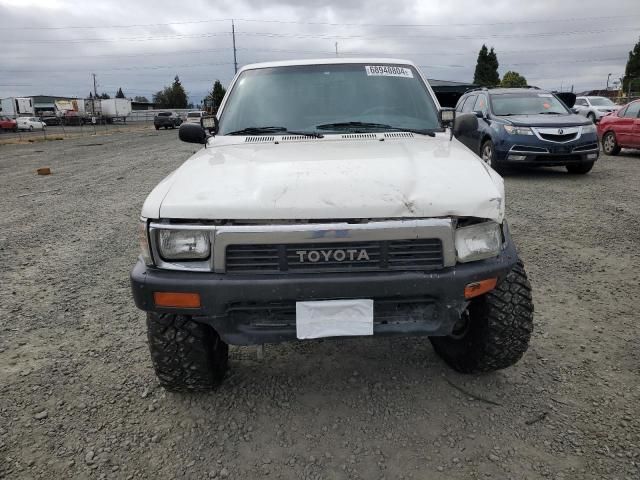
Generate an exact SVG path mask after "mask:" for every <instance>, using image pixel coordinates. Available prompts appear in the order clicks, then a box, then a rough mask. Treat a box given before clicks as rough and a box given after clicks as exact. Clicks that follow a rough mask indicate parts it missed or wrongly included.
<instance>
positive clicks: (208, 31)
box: [0, 0, 640, 103]
mask: <svg viewBox="0 0 640 480" xmlns="http://www.w3.org/2000/svg"><path fill="white" fill-rule="evenodd" d="M603 5H607V8H603ZM232 18H233V19H235V27H236V46H237V58H238V64H239V66H242V65H245V64H247V63H253V62H260V61H269V60H282V59H293V58H321V57H327V56H335V43H336V42H337V43H338V51H339V54H340V55H341V56H364V55H369V56H385V57H390V56H393V57H399V58H406V59H410V60H413V61H414V62H416V63H417V64H418V65H420V66H421V68H422V69H423V70H424V71H425V73H426V75H427V76H428V77H430V78H437V79H443V80H459V81H471V80H472V78H473V70H474V67H475V62H476V57H477V54H478V50H479V48H480V47H481V46H482V44H483V43H486V44H487V45H488V46H493V47H495V49H496V51H497V53H498V60H499V62H500V69H499V70H500V75H501V76H502V75H503V74H504V73H505V72H506V71H508V70H516V71H518V72H520V73H521V74H522V75H524V76H525V77H526V78H527V80H528V81H529V83H530V84H533V85H538V86H540V87H543V88H549V89H560V88H563V89H565V90H567V89H570V88H571V86H573V87H574V89H575V90H576V91H580V90H584V89H591V88H604V86H605V84H606V81H607V75H608V74H609V73H611V81H612V82H613V81H614V80H617V79H618V78H619V77H621V76H622V74H623V73H624V67H625V64H626V60H627V56H628V52H629V50H631V49H632V48H633V45H634V44H635V42H637V41H638V39H639V37H640V0H616V1H615V2H609V3H606V2H603V1H602V0H564V1H562V2H558V1H556V0H553V1H552V0H536V1H531V0H528V1H522V0H503V1H492V2H489V1H485V2H480V1H477V0H438V1H435V0H428V1H427V0H420V1H419V0H406V1H401V0H395V1H388V0H367V1H363V0H339V1H332V0H314V1H306V0H299V1H297V0H269V1H266V0H218V1H205V0H189V1H178V0H171V1H165V0H153V1H151V0H135V1H132V0H129V1H116V0H114V1H106V0H91V1H87V0H0V35H1V37H0V38H1V45H2V47H1V49H0V98H1V97H7V96H14V95H35V94H51V95H68V96H80V97H83V96H87V95H88V93H89V91H90V90H92V87H93V81H92V77H91V73H95V74H96V75H97V79H98V91H99V92H107V93H109V94H110V95H112V96H113V95H114V94H115V91H116V90H117V89H118V87H122V89H123V90H124V92H125V94H126V95H127V96H130V97H133V96H136V95H145V96H147V97H149V98H151V95H152V93H153V92H155V91H157V90H159V89H161V88H162V87H163V86H165V85H168V84H170V83H171V81H172V79H173V77H174V75H176V74H178V75H179V76H180V79H181V80H182V83H183V85H184V86H185V88H186V90H187V92H188V93H189V95H190V98H191V100H192V101H194V102H195V103H198V102H199V101H200V100H201V99H202V97H203V96H204V95H205V94H206V92H207V91H208V90H209V89H210V88H211V84H212V82H213V80H215V79H216V78H218V79H220V80H221V81H222V82H223V84H225V85H226V84H228V83H229V81H230V80H231V78H232V77H233V73H234V66H233V50H232V38H231V19H232Z"/></svg>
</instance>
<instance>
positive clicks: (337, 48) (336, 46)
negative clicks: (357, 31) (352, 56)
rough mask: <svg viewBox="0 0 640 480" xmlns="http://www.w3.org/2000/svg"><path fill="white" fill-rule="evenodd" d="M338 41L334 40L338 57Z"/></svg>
mask: <svg viewBox="0 0 640 480" xmlns="http://www.w3.org/2000/svg"><path fill="white" fill-rule="evenodd" d="M338 56H339V55H338V42H336V57H338Z"/></svg>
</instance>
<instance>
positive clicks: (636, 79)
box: [622, 40, 640, 93]
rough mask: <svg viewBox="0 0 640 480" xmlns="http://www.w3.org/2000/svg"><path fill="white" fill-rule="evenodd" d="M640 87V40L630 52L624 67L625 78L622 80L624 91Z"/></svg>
mask: <svg viewBox="0 0 640 480" xmlns="http://www.w3.org/2000/svg"><path fill="white" fill-rule="evenodd" d="M629 86H631V87H632V89H636V88H639V87H640V40H639V41H638V43H636V44H635V46H634V47H633V50H631V51H630V52H629V60H627V66H626V67H625V69H624V78H623V80H622V91H623V92H625V93H626V92H627V91H629Z"/></svg>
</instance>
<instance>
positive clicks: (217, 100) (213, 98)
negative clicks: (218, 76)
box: [203, 80, 227, 113]
mask: <svg viewBox="0 0 640 480" xmlns="http://www.w3.org/2000/svg"><path fill="white" fill-rule="evenodd" d="M225 93H227V90H226V89H225V88H224V87H223V86H222V83H220V80H216V81H215V82H213V88H212V89H211V91H210V92H209V94H208V95H207V96H206V97H205V99H204V102H203V103H204V104H205V105H208V106H210V107H211V109H212V110H213V112H214V113H215V112H217V111H218V107H220V104H221V103H222V99H223V98H224V95H225Z"/></svg>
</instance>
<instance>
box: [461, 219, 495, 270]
mask: <svg viewBox="0 0 640 480" xmlns="http://www.w3.org/2000/svg"><path fill="white" fill-rule="evenodd" d="M455 244H456V251H457V253H458V261H459V262H473V261H474V260H482V259H484V258H490V257H495V256H496V255H498V254H499V253H500V247H501V245H502V231H501V229H500V225H498V224H497V223H496V222H483V223H478V224H475V225H470V226H468V227H460V228H458V229H457V230H456V238H455Z"/></svg>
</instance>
